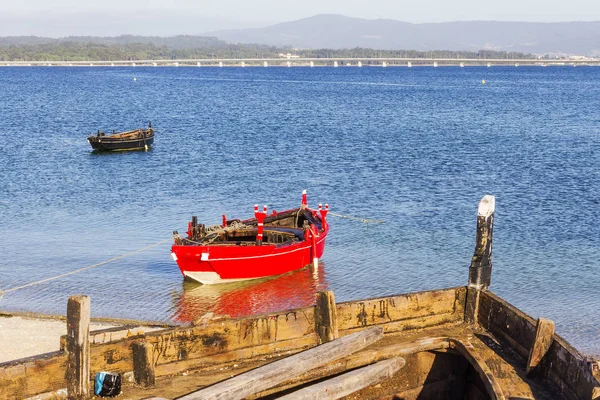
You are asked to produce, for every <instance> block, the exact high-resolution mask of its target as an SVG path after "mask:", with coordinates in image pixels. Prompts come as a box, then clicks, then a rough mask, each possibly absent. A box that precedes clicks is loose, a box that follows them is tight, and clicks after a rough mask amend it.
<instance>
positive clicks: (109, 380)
mask: <svg viewBox="0 0 600 400" xmlns="http://www.w3.org/2000/svg"><path fill="white" fill-rule="evenodd" d="M94 394H95V395H96V396H105V397H114V396H118V395H119V394H121V375H119V374H113V373H112V372H98V373H97V374H96V379H94Z"/></svg>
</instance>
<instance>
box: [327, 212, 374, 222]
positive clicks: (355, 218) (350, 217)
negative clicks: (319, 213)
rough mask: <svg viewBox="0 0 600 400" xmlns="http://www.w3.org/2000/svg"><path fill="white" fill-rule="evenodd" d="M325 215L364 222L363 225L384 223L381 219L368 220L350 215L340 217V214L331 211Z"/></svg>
mask: <svg viewBox="0 0 600 400" xmlns="http://www.w3.org/2000/svg"><path fill="white" fill-rule="evenodd" d="M327 215H333V216H334V217H340V218H347V219H354V220H357V221H361V222H364V223H365V224H383V223H384V222H385V221H384V220H382V219H368V218H359V217H352V216H350V215H342V214H336V213H332V212H331V211H330V212H329V214H327Z"/></svg>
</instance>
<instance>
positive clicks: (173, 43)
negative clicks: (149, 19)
mask: <svg viewBox="0 0 600 400" xmlns="http://www.w3.org/2000/svg"><path fill="white" fill-rule="evenodd" d="M65 42H72V43H92V44H99V45H106V46H111V45H128V44H149V45H154V46H156V47H161V46H164V47H167V48H169V49H172V50H181V49H205V48H225V47H227V46H228V45H227V43H226V42H224V41H222V40H219V39H217V38H215V37H208V36H191V35H178V36H169V37H159V36H138V35H121V36H114V37H113V36H67V37H63V38H60V39H54V38H48V37H38V36H8V37H0V46H10V45H15V46H28V45H30V46H35V45H41V44H55V45H56V44H60V43H65Z"/></svg>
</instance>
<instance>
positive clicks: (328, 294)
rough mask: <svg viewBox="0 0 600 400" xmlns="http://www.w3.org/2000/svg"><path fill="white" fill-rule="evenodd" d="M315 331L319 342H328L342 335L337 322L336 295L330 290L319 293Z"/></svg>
mask: <svg viewBox="0 0 600 400" xmlns="http://www.w3.org/2000/svg"><path fill="white" fill-rule="evenodd" d="M315 332H316V333H317V336H318V337H319V344H321V343H327V342H330V341H332V340H335V339H337V338H339V337H340V334H339V332H338V324H337V312H336V306H335V297H334V295H333V292H332V291H330V290H327V291H323V292H319V293H317V301H316V305H315Z"/></svg>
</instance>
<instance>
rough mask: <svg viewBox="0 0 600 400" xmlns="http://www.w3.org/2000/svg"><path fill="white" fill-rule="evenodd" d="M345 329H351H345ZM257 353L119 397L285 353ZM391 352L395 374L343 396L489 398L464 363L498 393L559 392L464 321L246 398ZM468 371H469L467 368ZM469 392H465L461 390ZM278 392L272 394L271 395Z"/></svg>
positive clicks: (202, 381)
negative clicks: (396, 360) (398, 361)
mask: <svg viewBox="0 0 600 400" xmlns="http://www.w3.org/2000/svg"><path fill="white" fill-rule="evenodd" d="M348 333H350V332H348ZM290 354H291V353H287V352H286V353H280V354H277V355H274V356H267V357H265V356H259V357H256V358H252V359H246V360H233V361H231V362H229V363H225V364H219V365H218V366H215V367H214V369H210V368H203V369H201V370H197V371H194V370H190V371H187V372H185V373H183V374H178V375H173V376H164V377H159V378H157V379H156V385H155V386H154V387H152V388H142V387H139V386H136V385H134V384H131V383H127V384H126V387H125V388H124V390H123V395H122V396H121V398H123V399H140V398H147V397H152V396H156V397H160V398H176V397H179V396H182V395H185V394H187V393H190V392H193V391H195V390H198V389H200V388H202V387H205V386H208V385H211V384H213V383H216V382H219V381H222V380H225V379H227V378H230V377H232V376H235V375H239V374H241V373H243V372H246V371H249V370H251V369H254V368H257V367H260V366H262V365H265V364H267V363H271V362H273V361H276V360H278V359H281V358H285V357H287V356H289V355H290ZM393 356H402V357H403V358H405V359H406V365H405V367H404V368H402V369H401V370H400V371H399V372H398V373H396V374H395V375H394V377H393V378H392V379H390V380H387V381H385V382H383V383H380V384H377V385H372V386H369V387H367V388H365V389H362V390H361V391H358V392H355V393H353V394H352V395H349V396H347V397H345V398H347V399H373V398H376V399H407V400H408V399H417V398H467V399H484V398H489V397H487V395H486V394H485V390H486V388H484V387H480V385H481V384H482V382H479V383H475V382H471V383H470V382H469V379H472V376H470V371H469V366H470V365H475V366H476V367H475V368H481V370H480V371H477V372H481V373H483V374H485V375H486V376H488V377H489V378H490V382H491V385H492V387H490V388H488V390H489V389H492V391H493V392H495V393H497V394H498V396H497V398H505V399H548V400H558V399H563V398H564V397H563V396H562V395H561V394H560V393H558V392H557V391H553V390H552V389H549V388H548V387H545V385H544V384H543V383H542V382H541V381H539V380H537V379H534V378H528V377H526V376H525V365H526V361H527V360H524V359H523V358H522V357H520V356H519V355H518V354H516V353H515V352H514V351H513V350H512V349H511V348H510V347H508V346H504V345H502V344H501V342H500V341H499V340H497V339H496V338H495V337H494V336H493V335H492V334H490V333H489V332H486V331H485V330H484V329H482V328H481V327H479V326H474V325H469V324H465V323H459V324H447V325H445V326H442V327H440V326H438V327H435V328H431V329H423V330H421V331H419V332H415V331H409V332H405V333H403V332H399V333H389V334H386V335H385V336H384V338H383V339H382V340H381V341H379V342H377V343H375V344H373V345H371V346H369V347H367V348H366V349H364V350H362V351H360V352H358V353H355V354H352V355H351V356H348V357H345V358H343V359H341V360H338V361H335V362H333V363H330V364H327V365H326V366H325V367H322V368H320V369H319V370H318V371H308V372H307V373H306V374H304V375H302V376H301V377H298V378H296V379H293V380H289V381H287V382H285V383H283V384H282V385H280V386H278V387H276V388H274V389H273V390H269V391H265V392H263V393H259V394H258V395H256V396H254V397H251V398H276V397H278V396H280V395H281V393H282V392H285V391H286V390H289V389H291V388H295V387H298V386H301V385H303V384H305V383H307V382H312V381H315V380H318V379H319V378H320V376H322V375H323V374H324V373H325V371H326V373H327V374H328V375H334V374H336V373H340V372H342V370H346V369H352V368H357V367H360V366H362V365H365V364H370V363H374V362H376V361H380V360H383V359H387V358H390V357H393ZM471 374H472V371H471ZM466 391H469V393H466ZM275 393H277V394H275Z"/></svg>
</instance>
